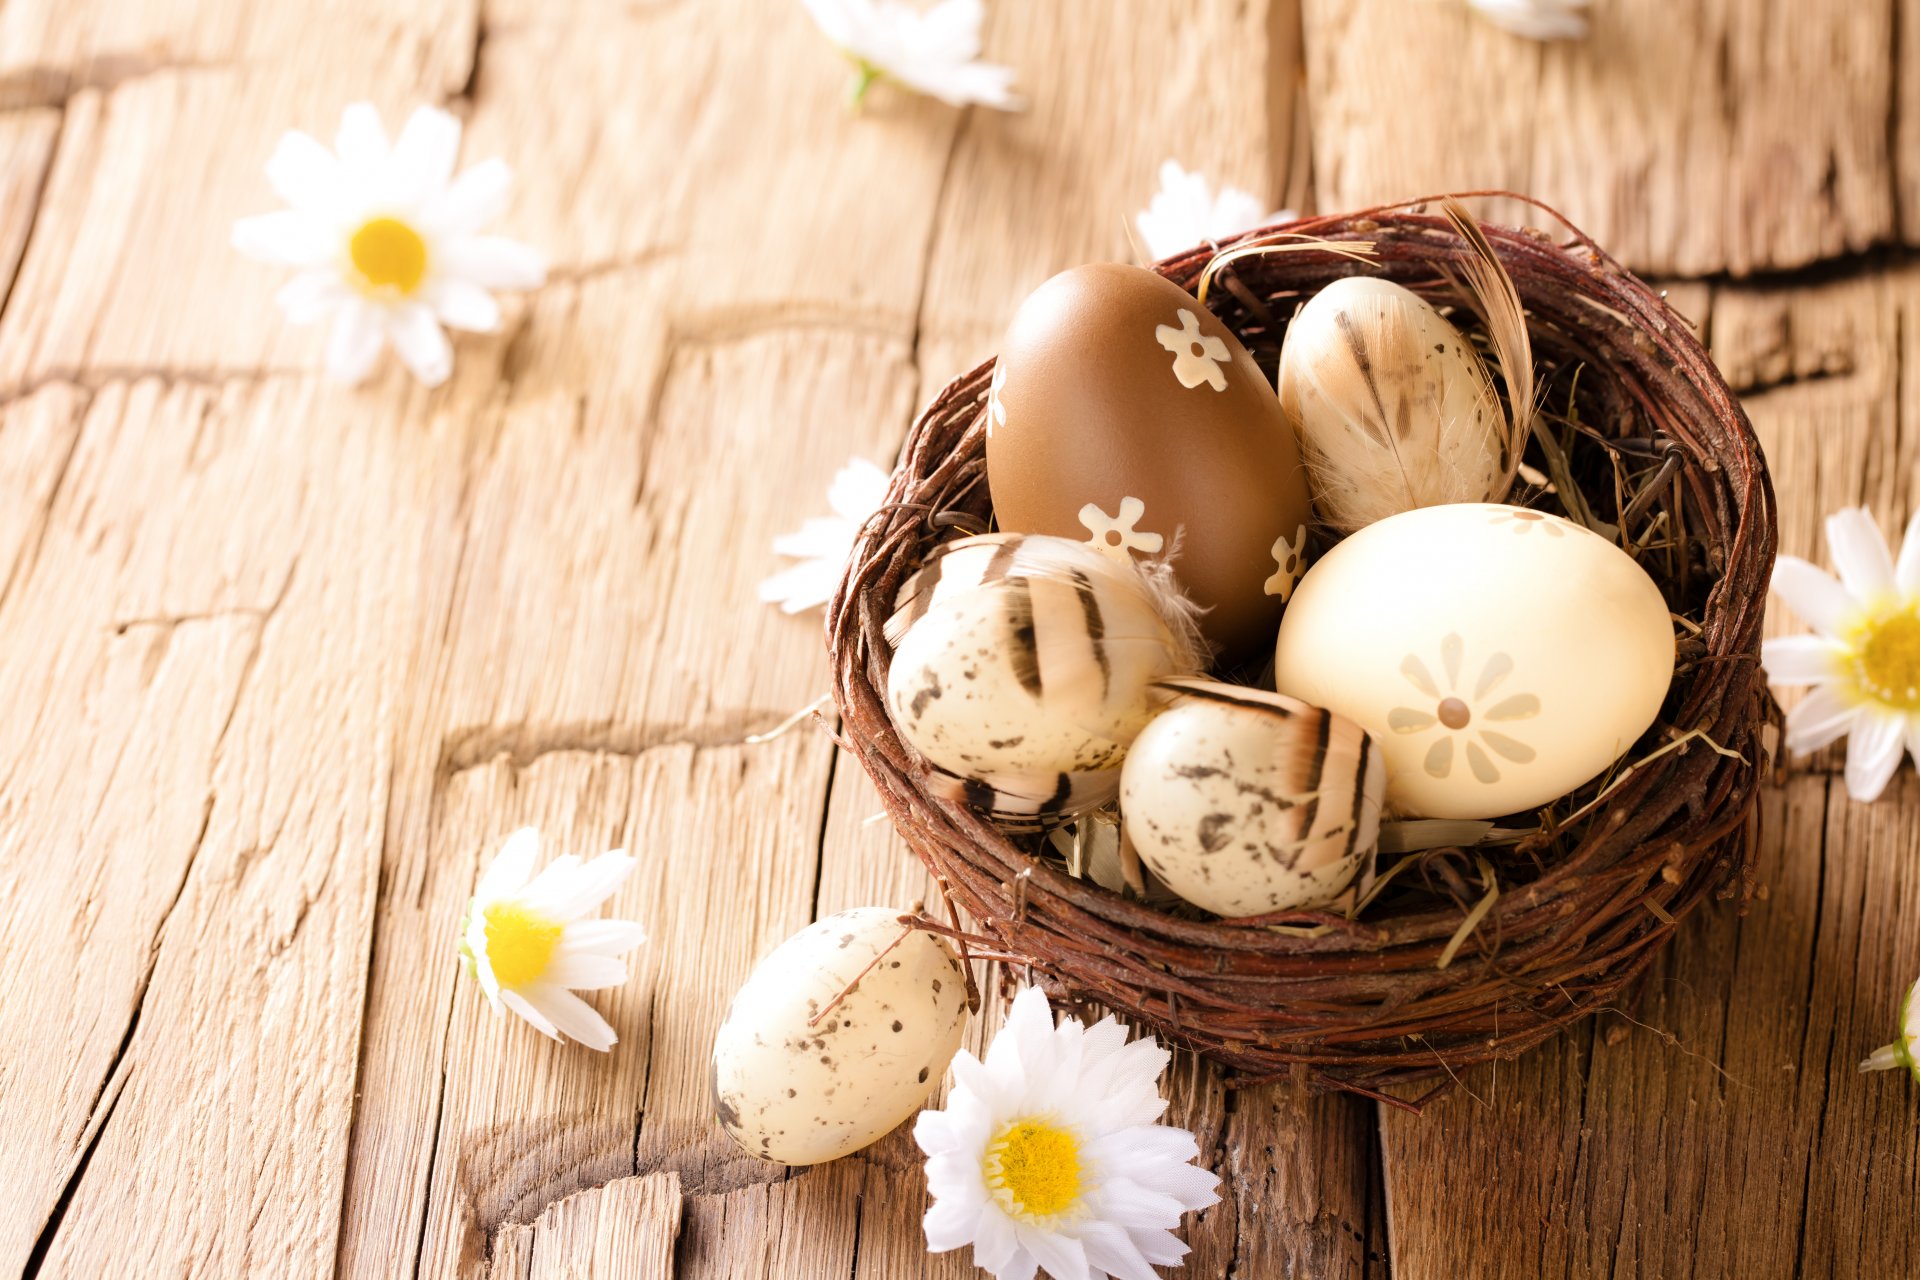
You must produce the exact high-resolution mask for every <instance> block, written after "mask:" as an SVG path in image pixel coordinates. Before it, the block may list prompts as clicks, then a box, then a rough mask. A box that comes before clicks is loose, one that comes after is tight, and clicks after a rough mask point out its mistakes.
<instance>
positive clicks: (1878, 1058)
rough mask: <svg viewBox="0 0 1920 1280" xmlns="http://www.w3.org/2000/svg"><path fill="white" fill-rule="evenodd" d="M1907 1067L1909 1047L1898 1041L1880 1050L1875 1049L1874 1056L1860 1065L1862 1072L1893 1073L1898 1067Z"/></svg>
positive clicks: (1885, 1045) (1881, 1047)
mask: <svg viewBox="0 0 1920 1280" xmlns="http://www.w3.org/2000/svg"><path fill="white" fill-rule="evenodd" d="M1907 1065H1909V1064H1908V1062H1907V1046H1905V1045H1904V1044H1901V1043H1900V1042H1899V1041H1897V1040H1896V1041H1894V1042H1893V1043H1892V1044H1884V1045H1881V1046H1880V1047H1879V1048H1878V1049H1875V1050H1874V1051H1873V1053H1872V1055H1871V1056H1870V1057H1868V1058H1867V1060H1866V1061H1865V1062H1863V1063H1861V1064H1860V1069H1861V1070H1862V1071H1892V1070H1894V1069H1895V1068H1896V1067H1905V1066H1907Z"/></svg>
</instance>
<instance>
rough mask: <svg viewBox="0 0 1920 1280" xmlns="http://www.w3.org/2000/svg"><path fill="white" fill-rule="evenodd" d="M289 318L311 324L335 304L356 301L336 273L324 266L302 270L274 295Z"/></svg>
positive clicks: (295, 322) (334, 306) (296, 321)
mask: <svg viewBox="0 0 1920 1280" xmlns="http://www.w3.org/2000/svg"><path fill="white" fill-rule="evenodd" d="M273 300H274V301H275V302H277V303H279V304H280V309H281V310H282V311H284V312H286V313H287V319H288V320H290V321H292V322H293V323H294V324H312V323H313V322H314V321H315V320H318V319H320V318H321V317H322V316H324V315H326V314H327V313H328V312H330V311H332V310H334V309H335V308H336V307H340V306H344V305H345V304H346V303H348V302H351V301H352V300H353V293H352V291H351V290H349V289H348V288H347V286H346V283H345V282H344V281H342V280H341V279H340V277H339V275H338V274H337V273H336V272H332V271H328V270H325V269H324V268H323V269H318V270H313V271H302V272H301V273H300V274H299V275H297V276H295V277H294V278H293V279H291V280H289V281H287V283H286V284H284V285H282V286H281V287H280V291H279V292H278V293H276V294H274V295H273Z"/></svg>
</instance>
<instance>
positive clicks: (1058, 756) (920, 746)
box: [887, 534, 1200, 820]
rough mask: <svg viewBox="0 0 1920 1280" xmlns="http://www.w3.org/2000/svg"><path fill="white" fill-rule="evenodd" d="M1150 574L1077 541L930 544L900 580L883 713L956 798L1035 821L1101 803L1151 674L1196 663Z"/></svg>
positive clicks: (1188, 635)
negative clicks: (916, 567)
mask: <svg viewBox="0 0 1920 1280" xmlns="http://www.w3.org/2000/svg"><path fill="white" fill-rule="evenodd" d="M1164 578H1165V570H1164V568H1155V567H1152V566H1145V565H1142V566H1135V565H1132V564H1128V563H1124V562H1120V563H1116V562H1114V561H1112V560H1109V559H1107V558H1106V557H1105V556H1103V555H1101V554H1100V553H1099V552H1098V551H1095V550H1093V549H1092V548H1090V547H1088V546H1086V545H1085V544H1084V543H1077V542H1072V541H1069V540H1067V539H1063V538H1050V537H1044V536H1038V535H1026V534H987V535H984V536H982V537H977V538H967V539H963V540H961V541H959V542H955V543H952V544H949V545H948V546H947V547H945V548H942V549H941V551H940V553H939V554H938V555H937V556H935V558H934V559H933V561H932V563H931V564H929V565H928V566H927V567H926V568H925V569H924V570H923V571H922V572H920V573H919V574H917V575H915V577H914V578H913V579H912V580H911V581H910V582H908V584H907V585H906V586H905V588H903V589H902V591H901V594H900V598H899V601H898V603H897V608H896V611H895V613H894V615H893V617H892V618H890V619H889V621H888V624H887V635H888V638H889V639H890V640H892V641H893V643H894V645H895V650H894V654H893V665H892V666H891V667H890V668H889V670H888V672H887V708H888V710H889V711H890V712H891V713H892V716H893V722H894V726H895V728H896V729H897V730H898V731H899V733H900V736H901V737H902V738H903V739H905V740H906V741H907V742H908V743H909V744H910V745H912V746H913V747H914V748H916V749H917V750H918V751H919V752H920V753H921V754H922V755H924V756H926V757H927V759H928V760H929V761H930V762H931V763H932V764H933V765H934V766H936V768H938V769H939V770H942V771H944V772H945V773H946V774H947V775H949V776H951V777H952V778H954V779H958V780H959V782H958V788H959V789H958V792H957V794H958V797H959V798H960V799H963V800H966V801H967V802H969V803H972V804H974V806H975V807H977V808H981V809H984V810H986V811H988V812H991V813H994V814H996V815H998V816H1002V817H1004V818H1008V819H1014V818H1032V819H1035V820H1043V819H1048V818H1053V817H1058V816H1062V815H1065V814H1069V813H1072V812H1075V811H1077V810H1079V809H1081V808H1085V807H1087V806H1089V805H1097V804H1101V803H1104V802H1105V801H1106V800H1108V799H1111V798H1112V794H1113V789H1114V788H1116V787H1117V786H1118V785H1119V775H1118V773H1117V770H1118V768H1119V765H1120V760H1121V758H1122V756H1124V755H1125V753H1126V748H1127V744H1128V743H1129V742H1131V741H1133V737H1134V735H1135V734H1136V733H1138V732H1139V731H1140V730H1141V729H1142V728H1143V727H1145V725H1146V723H1147V720H1148V718H1149V717H1150V716H1151V715H1152V714H1153V711H1154V709H1155V707H1156V706H1157V705H1158V701H1159V698H1158V695H1157V694H1155V692H1154V690H1153V685H1154V682H1155V681H1156V680H1159V679H1162V678H1165V677H1168V676H1178V675H1188V674H1192V673H1194V672H1195V671H1197V670H1198V669H1199V663H1200V657H1199V653H1198V643H1197V640H1196V639H1195V638H1194V636H1193V635H1192V632H1191V624H1190V622H1188V621H1187V620H1186V616H1185V613H1184V609H1185V606H1184V605H1183V604H1182V602H1180V601H1179V600H1178V598H1177V597H1176V596H1175V595H1173V594H1172V593H1170V591H1169V589H1168V588H1167V587H1166V586H1165V584H1164Z"/></svg>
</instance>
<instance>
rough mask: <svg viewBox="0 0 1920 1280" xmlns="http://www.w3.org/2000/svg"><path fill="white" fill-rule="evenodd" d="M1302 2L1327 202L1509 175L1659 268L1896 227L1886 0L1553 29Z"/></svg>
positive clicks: (1777, 4) (1381, 4)
mask: <svg viewBox="0 0 1920 1280" xmlns="http://www.w3.org/2000/svg"><path fill="white" fill-rule="evenodd" d="M1305 14H1306V44H1307V50H1308V66H1309V75H1310V87H1311V98H1312V113H1311V114H1312V121H1313V137H1314V184H1315V192H1316V195H1317V197H1318V200H1319V205H1320V207H1321V208H1323V209H1328V210H1337V209H1349V208H1362V207H1365V206H1366V205H1369V204H1375V203H1380V202H1383V201H1390V200H1403V199H1407V198H1410V197H1414V196H1421V195H1429V194H1433V193H1435V192H1440V191H1459V190H1469V189H1477V188H1489V187H1490V188H1505V189H1508V190H1513V191H1518V192H1522V193H1525V194H1530V195H1533V196H1536V197H1538V198H1540V199H1542V200H1545V201H1546V202H1547V203H1549V204H1551V205H1554V206H1556V207H1557V208H1558V209H1559V210H1560V211H1561V212H1562V213H1564V214H1566V215H1567V216H1568V217H1570V218H1572V219H1573V220H1574V221H1575V222H1576V223H1578V224H1580V225H1581V226H1582V227H1583V228H1584V229H1585V230H1587V231H1588V232H1590V233H1591V234H1592V235H1593V236H1594V237H1595V238H1596V239H1597V240H1599V241H1600V243H1602V244H1604V245H1606V246H1607V248H1608V249H1609V251H1611V252H1612V253H1613V254H1614V255H1615V256H1616V257H1618V258H1620V259H1621V260H1622V261H1623V262H1625V263H1626V264H1627V265H1628V266H1630V267H1633V268H1634V269H1636V270H1639V271H1642V272H1647V273H1654V274H1661V275H1705V274H1711V273H1715V272H1722V271H1727V272H1732V273H1734V274H1736V275H1740V274H1745V273H1748V272H1753V271H1760V270H1771V269H1780V268H1787V267H1796V266H1801V265H1804V264H1806V263H1809V262H1814V261H1817V260H1819V259H1822V258H1830V257H1834V256H1837V255H1840V254H1843V253H1847V252H1849V251H1856V250H1860V249H1863V248H1865V247H1867V246H1869V245H1872V244H1876V243H1879V242H1882V241H1887V240H1891V239H1894V238H1895V237H1896V236H1897V235H1898V234H1899V227H1898V226H1897V225H1896V222H1897V219H1896V214H1895V201H1894V177H1893V171H1892V163H1893V160H1892V156H1891V154H1890V152H1889V146H1890V141H1891V139H1890V130H1889V121H1890V120H1892V119H1893V117H1894V110H1895V108H1894V83H1893V60H1892V58H1891V56H1890V55H1889V49H1890V47H1891V45H1892V42H1893V35H1894V31H1893V27H1894V23H1893V0H1872V2H1871V3H1861V4H1849V5H1841V6H1834V5H1808V4H1799V3H1795V2H1794V0H1766V2H1765V3H1754V2H1752V0H1713V2H1712V3H1702V4H1695V5H1687V6H1675V5H1672V4H1670V3H1666V0H1616V2H1615V3H1609V4H1606V5H1596V6H1595V7H1594V9H1593V11H1592V14H1593V22H1592V27H1593V30H1592V34H1591V35H1590V36H1589V37H1588V38H1587V39H1585V40H1582V41H1576V42H1569V43H1562V44H1554V45H1541V44H1538V43H1535V42H1533V41H1529V40H1524V39H1521V38H1518V37H1516V36H1512V35H1509V34H1507V33H1506V32H1503V31H1501V30H1499V29H1497V28H1495V27H1493V26H1492V25H1491V24H1489V23H1486V22H1483V21H1481V20H1479V19H1478V18H1476V17H1475V16H1473V14H1472V13H1471V11H1470V10H1469V9H1468V8H1467V7H1466V6H1465V5H1464V4H1452V3H1407V2H1405V0H1361V2H1359V3H1355V2H1353V0H1305ZM1906 25H1907V26H1909V27H1910V26H1912V25H1913V24H1912V23H1911V22H1909V23H1907V24H1906ZM1911 207H1912V205H1911V204H1909V205H1908V208H1911ZM1519 212H1520V211H1519V210H1518V209H1516V208H1515V207H1514V206H1511V205H1502V206H1497V207H1496V208H1495V209H1494V215H1495V216H1497V217H1500V218H1501V219H1502V220H1511V219H1513V218H1514V217H1515V215H1516V214H1518V213H1519ZM1539 219H1540V215H1534V219H1533V220H1535V221H1536V222H1538V221H1539ZM1540 225H1546V224H1545V223H1544V222H1541V223H1540Z"/></svg>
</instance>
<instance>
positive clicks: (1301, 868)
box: [1120, 680, 1386, 916]
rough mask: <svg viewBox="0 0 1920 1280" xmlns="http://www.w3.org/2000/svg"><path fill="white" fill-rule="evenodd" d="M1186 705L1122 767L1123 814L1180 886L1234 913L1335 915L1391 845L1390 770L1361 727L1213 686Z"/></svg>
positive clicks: (1275, 698)
mask: <svg viewBox="0 0 1920 1280" xmlns="http://www.w3.org/2000/svg"><path fill="white" fill-rule="evenodd" d="M1176 687H1177V688H1178V690H1179V696H1178V697H1176V698H1175V699H1174V701H1173V703H1172V705H1171V706H1169V707H1168V708H1167V710H1165V711H1163V712H1161V713H1160V714H1159V715H1158V716H1156V717H1155V718H1154V721H1153V723H1152V724H1150V725H1148V726H1147V727H1146V729H1145V730H1144V731H1143V732H1142V733H1141V734H1140V736H1139V737H1138V738H1136V739H1134V743H1133V749H1132V750H1131V751H1129V752H1128V753H1127V762H1126V765H1125V767H1124V768H1123V769H1122V771H1121V782H1120V813H1121V817H1122V820H1123V821H1124V822H1125V824H1126V831H1127V836H1128V838H1129V839H1131V840H1132V841H1133V846H1134V848H1135V849H1136V850H1138V851H1139V854H1140V858H1141V860H1142V861H1143V862H1145V863H1146V864H1147V865H1148V866H1149V867H1151V868H1153V872H1154V874H1155V875H1157V876H1159V877H1160V879H1161V881H1162V882H1164V883H1165V884H1166V886H1167V887H1168V888H1169V889H1172V890H1173V891H1174V892H1175V893H1177V894H1179V895H1180V896H1181V897H1182V898H1184V899H1186V900H1187V901H1188V902H1191V903H1193V904H1194V905H1195V906H1197V907H1205V908H1206V909H1207V910H1208V911H1211V912H1214V913H1215V914H1217V915H1222V916H1255V915H1266V914H1268V913H1270V912H1274V911H1286V910H1291V909H1294V908H1304V907H1317V906H1323V905H1325V904H1326V903H1328V902H1331V901H1332V900H1333V899H1334V898H1336V897H1338V896H1339V894H1340V892H1341V891H1342V890H1343V889H1345V888H1346V887H1347V885H1348V884H1350V883H1351V882H1352V881H1353V878H1354V877H1355V876H1356V875H1358V874H1359V872H1360V870H1361V868H1362V867H1363V866H1364V865H1365V864H1366V860H1367V859H1368V857H1370V856H1371V855H1372V853H1373V850H1374V846H1375V844H1376V843H1377V841H1378V840H1379V836H1380V806H1381V801H1382V798H1383V797H1384V795H1385V792H1386V769H1385V766H1384V765H1383V764H1382V762H1381V758H1380V752H1379V749H1378V748H1377V747H1376V746H1375V744H1374V741H1373V739H1372V738H1371V737H1369V736H1368V735H1367V733H1366V732H1365V731H1364V730H1362V729H1361V728H1360V726H1359V725H1357V724H1355V723H1354V722H1353V721H1351V720H1348V719H1346V718H1345V717H1343V716H1337V715H1334V714H1333V713H1332V712H1329V711H1323V710H1321V709H1320V708H1319V707H1312V706H1308V705H1307V704H1306V703H1304V702H1300V701H1298V700H1296V699H1293V698H1287V697H1282V696H1280V695H1278V694H1272V693H1265V692H1262V691H1260V690H1257V689H1247V688H1242V687H1240V686H1238V685H1227V684H1220V683H1218V682H1216V681H1212V680H1183V681H1178V682H1176Z"/></svg>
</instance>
